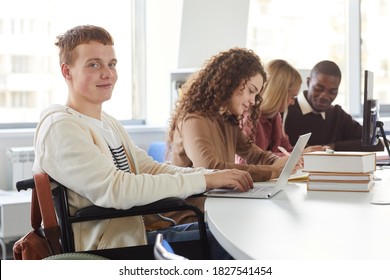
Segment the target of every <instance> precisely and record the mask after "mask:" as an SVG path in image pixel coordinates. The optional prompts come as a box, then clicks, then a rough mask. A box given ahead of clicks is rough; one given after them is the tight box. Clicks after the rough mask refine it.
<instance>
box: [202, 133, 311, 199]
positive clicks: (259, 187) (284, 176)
mask: <svg viewBox="0 0 390 280" xmlns="http://www.w3.org/2000/svg"><path fill="white" fill-rule="evenodd" d="M310 135H311V133H307V134H304V135H301V136H300V137H299V139H298V141H297V143H296V144H295V146H294V149H293V151H292V153H291V155H290V157H289V159H288V160H287V162H286V164H285V166H284V167H283V170H282V173H280V176H279V178H278V180H277V181H267V182H254V187H253V189H250V190H249V191H247V192H240V191H236V190H232V189H214V190H210V191H208V192H206V193H205V195H207V196H210V197H237V198H270V197H272V196H274V195H275V194H277V193H278V192H279V191H281V190H282V189H283V188H284V187H285V186H286V185H287V183H288V179H289V177H290V174H291V172H292V171H293V170H294V167H295V165H296V164H297V163H298V160H299V158H300V157H301V154H302V152H303V149H304V148H305V146H306V144H307V141H308V140H309V138H310Z"/></svg>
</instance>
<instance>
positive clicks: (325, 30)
mask: <svg viewBox="0 0 390 280" xmlns="http://www.w3.org/2000/svg"><path fill="white" fill-rule="evenodd" d="M389 24H390V0H380V1H369V0H330V1H312V0H296V1H288V0H250V10H249V20H248V47H249V48H253V49H254V50H255V51H256V52H257V53H258V54H259V56H260V57H261V58H262V59H263V60H264V61H265V62H266V61H268V60H271V59H275V58H282V59H286V60H287V61H289V62H290V63H291V64H292V65H293V66H295V67H296V68H298V69H311V68H312V67H313V66H314V64H315V63H316V62H318V61H320V60H323V59H329V60H333V61H335V62H336V63H337V64H338V65H339V66H340V69H341V72H342V73H343V78H342V81H341V85H340V89H339V94H338V96H337V99H336V101H335V102H336V103H338V104H340V105H341V106H342V107H343V108H344V109H345V110H346V111H348V112H349V113H351V114H352V115H355V116H361V113H362V104H361V96H362V74H363V70H365V69H368V70H371V71H373V72H374V92H375V97H376V98H377V99H379V100H380V104H381V105H383V104H385V105H386V106H381V113H386V112H390V109H388V107H389V106H390V94H389V90H390V87H389V84H390V56H389V55H388V50H389V48H390V38H388V36H383V32H381V31H383V30H384V28H386V26H389ZM388 104H389V105H388ZM382 115H383V114H382Z"/></svg>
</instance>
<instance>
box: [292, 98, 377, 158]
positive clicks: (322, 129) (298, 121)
mask: <svg viewBox="0 0 390 280" xmlns="http://www.w3.org/2000/svg"><path fill="white" fill-rule="evenodd" d="M285 131H286V134H287V135H288V136H289V138H290V143H291V144H292V145H295V143H296V141H297V140H298V137H299V135H301V134H305V133H308V132H311V133H312V135H311V137H310V139H309V142H308V145H309V146H312V145H330V146H332V147H333V149H334V150H336V151H383V148H384V147H383V145H382V143H379V144H378V145H376V146H374V147H367V146H362V145H361V138H362V126H361V125H360V123H358V122H357V121H355V120H354V119H352V117H351V116H350V115H349V114H347V113H346V112H345V111H344V110H343V109H342V108H341V106H339V105H334V106H333V105H332V106H331V107H330V108H329V109H328V110H326V111H325V120H324V119H323V118H322V116H321V115H320V114H315V113H309V114H306V115H303V114H302V111H301V108H300V107H299V104H298V102H297V101H296V102H295V103H294V104H293V105H290V106H289V108H288V114H287V118H286V122H285Z"/></svg>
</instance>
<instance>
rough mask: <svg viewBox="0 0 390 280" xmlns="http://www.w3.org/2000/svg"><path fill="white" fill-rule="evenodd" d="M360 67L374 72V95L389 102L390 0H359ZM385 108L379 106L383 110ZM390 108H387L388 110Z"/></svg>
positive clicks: (381, 100)
mask: <svg viewBox="0 0 390 280" xmlns="http://www.w3.org/2000/svg"><path fill="white" fill-rule="evenodd" d="M361 19H362V20H361V30H362V32H361V39H362V48H361V49H362V68H363V69H367V70H371V71H373V72H374V97H375V98H376V99H378V100H379V102H380V104H381V105H383V104H387V105H388V104H390V92H389V91H390V56H389V49H390V38H389V36H386V35H384V33H383V32H385V31H384V30H385V29H386V27H387V26H389V25H390V0H380V1H368V0H361ZM384 109H385V108H383V109H382V108H381V111H384ZM389 111H390V110H388V112H389Z"/></svg>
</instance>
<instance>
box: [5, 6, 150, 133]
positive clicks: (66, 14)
mask: <svg viewBox="0 0 390 280" xmlns="http://www.w3.org/2000/svg"><path fill="white" fill-rule="evenodd" d="M142 2H143V1H142V0H141V1H139V0H122V1H111V2H107V1H102V0H93V1H92V0H87V1H80V0H68V1H65V2H64V1H61V0H37V1H31V0H13V1H8V2H7V5H3V6H4V7H2V8H1V10H0V41H1V42H2V43H1V46H0V125H1V124H2V123H3V124H4V123H34V122H37V121H38V119H39V115H40V112H41V111H42V109H44V108H45V107H47V106H48V105H50V104H53V103H60V104H64V103H65V99H66V96H67V92H66V91H67V88H66V85H65V82H64V80H63V78H62V76H61V73H60V68H59V63H58V50H57V47H56V46H55V45H54V42H55V38H56V36H57V35H59V34H61V33H63V32H65V31H66V30H68V29H69V28H71V27H73V26H76V25H83V24H94V25H100V26H103V27H104V28H106V29H107V30H108V31H109V32H110V33H111V34H112V35H113V37H114V41H115V51H116V55H117V57H118V66H117V68H118V72H119V79H118V82H117V84H116V87H115V91H114V94H113V97H112V99H111V101H110V102H109V103H107V105H106V104H105V106H106V107H105V108H104V109H105V110H106V111H107V112H109V113H111V114H113V115H114V116H115V117H116V118H118V119H121V120H129V119H144V118H145V110H144V106H143V105H142V104H141V105H139V104H138V103H137V102H142V100H141V101H139V98H137V96H135V95H137V92H139V91H137V90H134V88H135V85H136V84H137V81H135V80H134V79H133V76H132V73H133V72H134V71H133V69H132V65H133V64H132V55H133V53H132V51H134V50H133V46H132V34H133V31H132V27H133V26H134V24H133V20H134V17H133V14H132V11H133V8H134V6H135V5H136V4H140V3H141V4H142ZM137 58H138V59H140V60H142V59H143V58H142V57H140V56H137ZM133 108H137V110H136V111H135V110H133Z"/></svg>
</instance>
